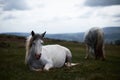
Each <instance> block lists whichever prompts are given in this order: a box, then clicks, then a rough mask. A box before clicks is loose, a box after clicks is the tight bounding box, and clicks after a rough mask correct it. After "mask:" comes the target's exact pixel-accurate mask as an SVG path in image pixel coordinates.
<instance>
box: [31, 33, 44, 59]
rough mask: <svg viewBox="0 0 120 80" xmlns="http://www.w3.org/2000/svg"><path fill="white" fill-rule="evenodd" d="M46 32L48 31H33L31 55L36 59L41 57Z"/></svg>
mask: <svg viewBox="0 0 120 80" xmlns="http://www.w3.org/2000/svg"><path fill="white" fill-rule="evenodd" d="M45 33H46V32H44V33H43V34H35V32H34V31H32V32H31V35H32V38H31V44H30V52H31V55H32V56H34V57H35V58H36V59H39V58H40V57H41V52H42V44H43V38H44V35H45Z"/></svg>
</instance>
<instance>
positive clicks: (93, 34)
mask: <svg viewBox="0 0 120 80" xmlns="http://www.w3.org/2000/svg"><path fill="white" fill-rule="evenodd" d="M84 37H85V38H84V41H85V43H86V44H87V45H89V46H93V45H95V44H102V43H103V30H102V29H101V28H98V27H94V28H91V29H90V30H89V31H88V32H86V33H85V36H84Z"/></svg>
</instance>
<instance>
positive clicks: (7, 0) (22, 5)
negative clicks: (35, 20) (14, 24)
mask: <svg viewBox="0 0 120 80" xmlns="http://www.w3.org/2000/svg"><path fill="white" fill-rule="evenodd" d="M1 3H2V4H3V6H2V8H3V10H4V11H10V10H26V9H29V7H28V6H27V3H26V2H25V0H1Z"/></svg>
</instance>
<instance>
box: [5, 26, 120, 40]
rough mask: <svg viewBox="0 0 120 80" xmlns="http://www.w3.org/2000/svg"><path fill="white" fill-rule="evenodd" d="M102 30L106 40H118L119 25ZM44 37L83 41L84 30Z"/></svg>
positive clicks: (26, 34) (119, 35) (119, 37)
mask: <svg viewBox="0 0 120 80" xmlns="http://www.w3.org/2000/svg"><path fill="white" fill-rule="evenodd" d="M103 31H104V34H105V41H106V42H114V41H115V40H120V27H105V28H103ZM5 34H9V35H17V36H24V37H26V36H29V35H30V33H5ZM45 37H47V38H52V39H60V40H68V41H78V42H83V37H84V32H80V33H66V34H46V36H45Z"/></svg>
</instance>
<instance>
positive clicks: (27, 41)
mask: <svg viewBox="0 0 120 80" xmlns="http://www.w3.org/2000/svg"><path fill="white" fill-rule="evenodd" d="M31 39H32V36H29V37H27V39H26V55H25V64H26V63H27V62H26V61H27V60H26V59H27V57H28V53H29V49H30V44H31Z"/></svg>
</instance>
